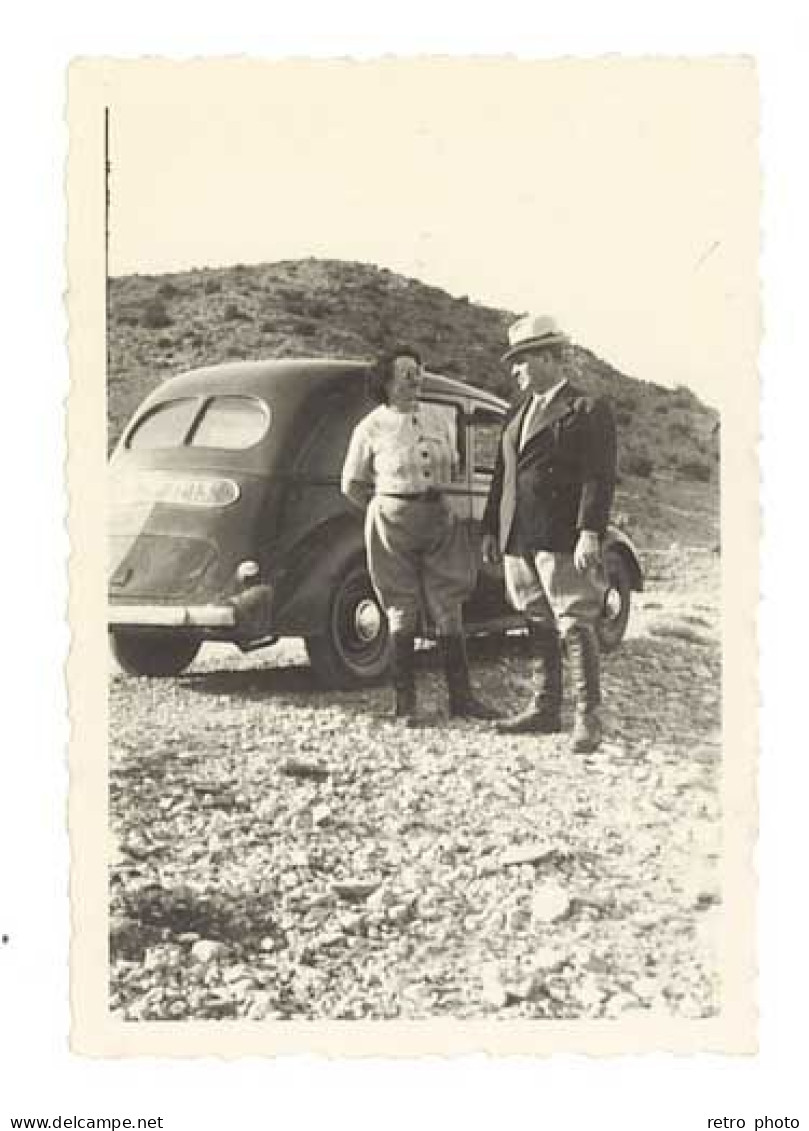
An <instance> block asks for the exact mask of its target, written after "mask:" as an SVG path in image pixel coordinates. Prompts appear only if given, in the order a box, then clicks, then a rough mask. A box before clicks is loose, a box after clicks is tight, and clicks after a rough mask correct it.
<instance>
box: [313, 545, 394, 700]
mask: <svg viewBox="0 0 809 1131" xmlns="http://www.w3.org/2000/svg"><path fill="white" fill-rule="evenodd" d="M306 650H307V652H308V653H309V660H310V662H311V664H312V667H313V668H314V671H315V675H316V676H317V678H318V680H320V682H321V683H324V684H326V685H327V686H329V687H346V688H347V687H358V686H362V685H363V684H369V683H375V682H377V681H378V680H379V679H380V678H381V677H382V676H383V675H384V674H385V673H386V671H387V670H388V667H389V664H390V637H389V633H388V622H387V619H386V617H385V614H384V612H383V610H382V608H381V606H380V604H379V601H378V600H377V597H376V594H375V593H374V589H373V586H372V585H371V578H370V577H369V575H368V570H367V569H366V567H365V563H364V562H355V563H353V564H352V565H350V566H349V567H348V569H347V570H345V572H344V573H343V574H342V575H341V576H340V578H339V579H338V581H337V584H336V585H335V587H334V589H333V592H332V594H331V599H330V601H329V605H328V612H327V616H326V623H325V625H324V631H323V633H322V634H320V635H318V636H309V637H307V639H306Z"/></svg>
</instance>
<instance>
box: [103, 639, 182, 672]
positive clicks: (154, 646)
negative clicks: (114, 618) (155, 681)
mask: <svg viewBox="0 0 809 1131" xmlns="http://www.w3.org/2000/svg"><path fill="white" fill-rule="evenodd" d="M110 644H111V647H112V654H113V655H114V656H115V659H116V661H117V663H118V665H119V667H121V668H122V669H123V670H124V671H125V672H126V673H127V675H150V676H172V675H179V674H180V672H181V671H184V670H185V668H187V667H188V665H189V664H190V663H191V661H192V660H193V659H194V657H195V656H196V654H197V652H199V650H200V647H201V645H202V641H201V640H200V639H199V638H198V637H194V636H176V635H175V634H173V633H172V634H171V635H169V634H168V633H159V632H156V633H140V632H126V631H118V632H111V633H110Z"/></svg>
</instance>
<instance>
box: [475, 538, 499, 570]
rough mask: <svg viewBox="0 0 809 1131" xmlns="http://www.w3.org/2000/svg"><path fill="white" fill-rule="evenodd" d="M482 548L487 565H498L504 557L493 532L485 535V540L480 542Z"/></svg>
mask: <svg viewBox="0 0 809 1131" xmlns="http://www.w3.org/2000/svg"><path fill="white" fill-rule="evenodd" d="M480 550H481V553H482V555H483V560H484V562H485V563H486V565H496V564H497V562H499V561H500V558H501V557H502V554H501V553H500V547H499V545H498V544H497V539H496V538H495V536H494V535H493V534H484V535H483V540H482V541H481V543H480Z"/></svg>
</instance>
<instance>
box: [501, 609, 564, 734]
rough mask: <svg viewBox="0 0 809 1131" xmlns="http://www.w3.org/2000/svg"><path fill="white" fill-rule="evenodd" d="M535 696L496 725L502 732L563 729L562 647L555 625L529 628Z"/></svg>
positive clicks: (552, 731) (533, 731)
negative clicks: (519, 710) (523, 708)
mask: <svg viewBox="0 0 809 1131" xmlns="http://www.w3.org/2000/svg"><path fill="white" fill-rule="evenodd" d="M528 637H529V646H530V648H531V655H532V659H533V673H534V687H535V691H534V696H533V698H532V700H531V702H530V704H529V705H528V707H526V709H525V710H524V711H521V712H520V713H519V714H518V715H513V716H512V717H511V718H510V719H504V720H503V721H502V722H501V723H498V724H497V729H498V730H499V731H501V732H502V733H503V734H531V733H534V734H558V733H559V731H560V730H561V729H562V646H561V643H560V641H559V633H558V632H557V631H556V626H555V625H552V624H545V623H542V624H539V623H533V624H531V625H529V628H528Z"/></svg>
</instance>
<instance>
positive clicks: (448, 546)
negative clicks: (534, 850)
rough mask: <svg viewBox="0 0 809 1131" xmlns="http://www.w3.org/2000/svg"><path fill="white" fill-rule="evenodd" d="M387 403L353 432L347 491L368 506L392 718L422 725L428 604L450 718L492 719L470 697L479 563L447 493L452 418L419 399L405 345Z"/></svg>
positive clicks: (378, 385)
mask: <svg viewBox="0 0 809 1131" xmlns="http://www.w3.org/2000/svg"><path fill="white" fill-rule="evenodd" d="M373 384H374V393H375V395H376V399H377V400H379V401H380V402H381V403H380V405H379V407H378V408H376V409H374V410H373V411H372V412H370V413H369V414H368V415H367V416H366V417H365V418H364V419H363V420H361V421H360V423H359V424H358V425H357V427H356V428H355V429H354V432H353V434H352V437H351V442H350V444H349V447H348V454H347V455H346V460H345V464H344V467H343V475H342V490H343V494H345V495H346V497H347V498H348V499H349V500H350V501H351V502H352V503H354V505H355V506H357V507H360V508H363V509H364V508H366V507H367V513H366V518H365V546H366V550H367V554H368V568H369V571H370V574H371V580H372V582H373V585H374V589H375V590H376V593H377V596H378V597H379V601H380V603H381V604H382V607H383V608H384V609H385V612H386V614H387V618H388V625H389V628H390V633H391V641H392V645H393V687H394V714H395V716H396V717H397V718H404V719H405V720H407V721H408V722H411V723H412V722H414V721H415V718H416V685H415V670H414V643H415V635H416V631H417V629H418V625H419V614H420V611H421V602H422V599H423V600H424V602H425V604H426V612H427V613H428V614H429V617H430V619H431V620H432V622H433V624H434V625H435V629H436V633H437V635H438V643H439V647H440V649H441V654H442V658H443V662H444V670H445V673H446V680H447V689H448V692H449V713H450V715H451V716H455V717H463V718H473V719H494V718H497V717H498V713H497V712H496V711H494V710H493V709H492V708H490V707H488V706H487V705H486V704H484V703H481V702H480V701H479V700H478V699H476V698H475V696H474V695H473V693H472V689H471V686H470V682H469V665H468V661H467V656H466V643H465V640H464V635H463V621H462V617H461V605H462V603H463V602H464V601H465V600H466V598H467V597H468V596H469V594H470V593H471V592H472V589H473V588H474V584H475V563H474V560H473V557H472V553H471V550H470V548H469V543H468V539H467V533H466V530H465V528H464V526H463V525H462V523H461V522H459V520H458V519H457V518H456V516H455V515H454V514H453V513H452V511H451V510H450V508H449V505H448V504H447V501H446V499H445V498H444V495H443V489H444V488H445V487H447V486H449V484H450V481H451V479H452V476H453V473H454V472H455V471H456V470H457V467H458V462H459V461H458V451H457V447H456V443H455V435H454V430H453V428H452V425H451V423H450V420H449V418H448V416H447V415H446V414H445V413H443V412H442V411H441V409H440V408H438V406H436V405H431V404H425V403H422V402H420V401H419V393H420V392H421V384H422V367H421V357H420V355H419V353H418V351H417V350H415V349H413V348H412V347H411V346H397V347H396V348H395V349H394V350H392V351H391V352H390V353H389V354H387V355H386V356H385V357H384V358H383V359H382V361H381V362H380V363H379V365H378V366H377V368H376V371H375V373H374V377H373Z"/></svg>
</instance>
